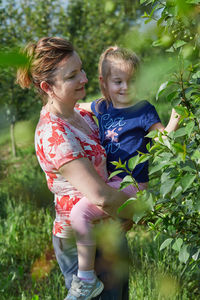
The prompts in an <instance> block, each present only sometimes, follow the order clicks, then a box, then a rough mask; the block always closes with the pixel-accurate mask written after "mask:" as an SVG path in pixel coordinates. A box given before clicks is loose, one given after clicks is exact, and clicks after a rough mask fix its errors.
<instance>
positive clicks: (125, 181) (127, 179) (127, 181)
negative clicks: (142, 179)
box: [120, 175, 134, 190]
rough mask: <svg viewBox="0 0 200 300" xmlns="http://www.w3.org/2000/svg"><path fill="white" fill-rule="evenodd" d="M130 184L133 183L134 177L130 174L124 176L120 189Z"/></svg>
mask: <svg viewBox="0 0 200 300" xmlns="http://www.w3.org/2000/svg"><path fill="white" fill-rule="evenodd" d="M131 184H132V185H133V184H134V179H133V178H132V177H131V176H130V175H127V176H125V177H124V178H123V180H122V182H121V184H120V190H122V189H124V188H126V187H127V186H129V185H131Z"/></svg>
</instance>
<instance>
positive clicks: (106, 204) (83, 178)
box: [59, 158, 133, 219]
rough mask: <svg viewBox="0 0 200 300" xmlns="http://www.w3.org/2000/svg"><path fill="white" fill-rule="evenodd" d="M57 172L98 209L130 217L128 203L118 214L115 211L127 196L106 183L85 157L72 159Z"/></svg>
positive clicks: (131, 212)
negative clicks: (126, 207)
mask: <svg viewBox="0 0 200 300" xmlns="http://www.w3.org/2000/svg"><path fill="white" fill-rule="evenodd" d="M59 172H60V174H61V175H62V176H63V177H65V179H66V180H67V181H69V182H70V183H71V184H72V185H73V186H74V187H75V188H76V189H77V190H78V191H80V192H81V193H82V194H83V195H84V196H85V197H87V198H88V200H90V201H91V202H92V203H94V204H95V205H96V206H98V207H99V208H100V209H102V210H104V211H105V212H107V213H108V214H110V215H111V216H113V217H116V216H117V217H121V218H126V219H132V216H133V211H132V210H131V208H130V205H128V206H129V209H123V210H122V212H121V213H120V214H118V213H117V209H118V207H120V206H121V205H122V204H123V203H124V202H125V201H126V200H127V199H128V198H129V197H128V196H127V195H125V194H124V193H122V192H119V191H117V190H116V189H113V188H111V187H110V186H109V185H107V184H106V183H105V182H104V180H103V179H102V178H101V177H100V176H99V175H98V173H97V172H96V170H95V169H94V167H93V165H92V163H91V162H90V161H89V160H88V159H87V158H79V159H75V160H72V161H70V162H68V163H66V164H65V165H63V166H62V167H60V169H59Z"/></svg>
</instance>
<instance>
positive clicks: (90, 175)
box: [17, 37, 128, 300]
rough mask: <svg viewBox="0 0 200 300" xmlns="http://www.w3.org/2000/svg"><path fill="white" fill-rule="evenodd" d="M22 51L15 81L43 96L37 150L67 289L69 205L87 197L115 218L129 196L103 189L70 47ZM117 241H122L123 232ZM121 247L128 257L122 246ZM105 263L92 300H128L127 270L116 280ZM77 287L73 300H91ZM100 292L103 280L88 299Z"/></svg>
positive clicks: (54, 43) (102, 159) (94, 136)
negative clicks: (51, 195) (51, 199)
mask: <svg viewBox="0 0 200 300" xmlns="http://www.w3.org/2000/svg"><path fill="white" fill-rule="evenodd" d="M24 52H25V54H26V55H27V57H28V59H29V64H28V65H27V66H25V67H24V68H20V69H19V70H18V74H17V82H18V83H19V84H20V86H21V87H22V88H28V87H30V85H31V84H33V85H34V86H35V87H36V88H37V90H38V91H39V92H40V94H41V95H42V96H43V100H44V106H43V108H42V111H41V115H40V120H39V123H38V125H37V128H36V133H35V147H36V154H37V157H38V160H39V163H40V166H41V167H42V169H43V171H44V172H45V175H46V179H47V184H48V187H49V189H50V190H51V191H52V192H53V193H54V195H55V200H54V201H55V209H56V219H55V221H54V227H53V245H54V249H55V253H56V258H57V260H58V263H59V265H60V268H61V271H62V273H63V275H64V277H65V282H66V287H67V288H68V289H69V287H70V285H71V282H72V277H73V275H74V274H76V273H77V252H76V247H75V244H74V241H73V237H72V230H71V227H70V219H69V216H70V211H71V209H72V207H73V205H75V204H76V203H77V202H78V201H79V200H80V199H81V198H82V197H83V196H85V197H87V198H88V200H89V201H91V203H93V204H95V205H96V206H97V207H99V208H100V209H102V210H104V211H105V212H106V213H107V214H109V215H111V216H113V217H116V216H117V208H118V207H119V206H120V205H121V204H123V203H124V202H125V201H126V200H127V198H128V197H127V196H126V195H125V194H124V193H122V192H118V191H116V190H115V189H113V188H111V187H110V186H108V185H107V183H106V181H107V170H106V155H105V150H104V149H103V147H102V146H101V145H100V142H99V138H98V128H97V126H96V124H95V122H94V121H93V119H92V117H91V115H90V114H89V113H87V112H86V111H84V110H81V109H78V107H75V105H76V103H77V101H78V100H79V99H81V98H83V97H84V96H85V88H84V87H85V84H86V83H87V77H86V75H85V72H84V70H83V69H82V62H81V60H80V58H79V56H78V54H77V53H76V52H75V50H74V48H73V46H72V44H71V43H70V42H68V41H66V40H65V39H62V38H57V37H50V38H49V37H47V38H42V39H40V40H39V41H38V43H31V44H28V45H27V47H26V48H25V50H24ZM122 216H123V215H122ZM121 240H122V241H124V235H123V234H121ZM122 246H123V247H125V249H126V250H123V251H125V252H124V253H126V255H127V248H126V243H125V242H123V243H122ZM97 253H98V252H97ZM86 255H87V253H86ZM103 260H106V258H105V259H103V258H101V256H99V257H98V258H97V259H96V263H97V269H96V272H97V275H98V276H99V278H101V280H102V281H103V283H104V287H105V288H104V291H103V292H102V294H101V295H100V296H99V297H98V298H96V299H102V300H106V299H109V300H125V299H128V275H127V274H128V271H127V270H126V272H125V275H124V278H123V279H120V282H119V278H120V276H115V275H114V273H112V270H110V269H109V265H110V264H112V263H109V260H107V261H106V263H104V262H103ZM98 268H99V269H100V274H99V271H98ZM115 277H116V278H115ZM75 279H77V277H76V278H75ZM75 281H76V280H75ZM76 286H77V290H75V294H76V296H75V297H77V299H90V295H88V296H87V297H86V296H83V294H84V293H85V291H86V290H87V286H86V287H85V286H82V284H80V282H78V285H77V282H76ZM75 289H76V287H75ZM101 289H102V285H101V282H99V280H98V279H95V283H94V290H97V291H96V292H95V293H93V294H92V295H93V296H95V295H97V294H98V293H99V292H100V291H101ZM82 291H83V294H82ZM79 292H80V293H79ZM79 294H80V295H79ZM74 299H76V298H74Z"/></svg>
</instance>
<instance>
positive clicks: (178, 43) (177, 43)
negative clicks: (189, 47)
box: [173, 40, 186, 49]
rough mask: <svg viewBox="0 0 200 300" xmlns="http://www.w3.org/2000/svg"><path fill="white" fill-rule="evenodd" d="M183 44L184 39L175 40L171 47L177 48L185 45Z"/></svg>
mask: <svg viewBox="0 0 200 300" xmlns="http://www.w3.org/2000/svg"><path fill="white" fill-rule="evenodd" d="M185 44H186V42H185V41H182V40H177V41H176V42H175V43H174V44H173V47H174V48H175V49H177V48H180V47H182V46H183V45H185Z"/></svg>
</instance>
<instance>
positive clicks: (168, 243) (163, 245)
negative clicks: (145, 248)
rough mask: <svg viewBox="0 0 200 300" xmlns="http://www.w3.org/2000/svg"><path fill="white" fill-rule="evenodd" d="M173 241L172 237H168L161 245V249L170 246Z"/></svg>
mask: <svg viewBox="0 0 200 300" xmlns="http://www.w3.org/2000/svg"><path fill="white" fill-rule="evenodd" d="M172 241H173V239H172V238H169V239H166V240H165V241H164V242H163V243H162V245H161V246H160V251H161V250H163V249H165V248H166V247H168V246H169V245H170V244H171V242H172Z"/></svg>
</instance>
